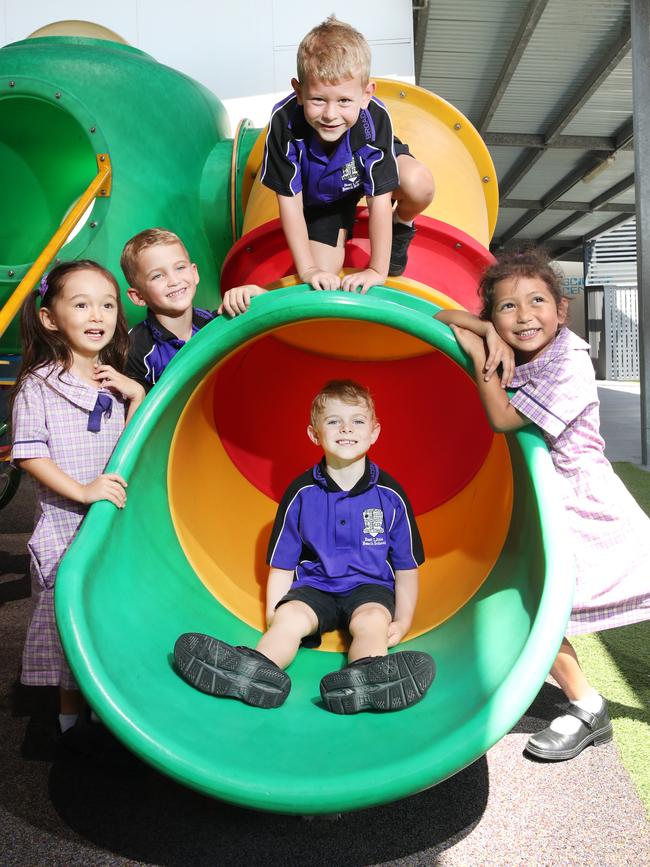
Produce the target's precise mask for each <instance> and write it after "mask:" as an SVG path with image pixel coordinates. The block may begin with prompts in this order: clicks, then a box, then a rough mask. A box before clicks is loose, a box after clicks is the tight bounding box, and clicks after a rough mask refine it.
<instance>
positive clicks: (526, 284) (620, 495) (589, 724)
mask: <svg viewBox="0 0 650 867" xmlns="http://www.w3.org/2000/svg"><path fill="white" fill-rule="evenodd" d="M481 293H482V297H483V311H482V314H481V318H480V319H478V318H476V317H475V316H472V315H471V314H469V313H466V312H464V311H441V312H440V313H439V314H438V315H437V318H438V319H440V320H441V321H443V322H446V323H447V324H449V325H450V326H451V328H452V330H453V331H454V334H455V335H456V338H457V340H458V343H459V344H460V345H461V346H462V347H463V349H464V350H465V351H466V352H467V353H468V355H469V356H470V358H471V360H472V362H473V364H474V374H475V378H476V382H477V385H478V390H479V394H480V396H481V399H482V401H483V404H484V406H485V410H486V412H487V416H488V419H489V421H490V424H491V425H492V427H493V428H494V430H496V431H509V430H517V429H518V428H521V427H524V426H525V425H528V424H530V423H531V422H533V423H535V424H536V425H537V426H538V427H539V428H540V429H541V431H542V434H543V435H544V439H545V440H546V443H547V445H548V447H549V450H550V453H551V458H552V460H553V464H554V466H555V469H556V471H557V474H558V478H559V482H560V489H561V493H562V499H563V501H564V507H565V510H566V518H567V524H568V527H569V530H570V534H571V541H572V543H573V551H574V558H575V568H576V587H575V594H574V599H573V608H572V611H571V617H570V620H569V624H568V628H567V635H576V634H578V633H583V632H599V631H600V630H603V629H610V628H612V627H614V626H621V625H624V624H630V623H636V622H638V621H641V620H647V619H650V519H649V518H648V517H647V516H646V515H645V513H644V512H643V511H642V510H641V509H640V508H639V506H638V505H637V503H636V501H635V500H634V498H633V497H632V496H631V495H630V493H629V492H628V491H627V489H626V488H625V486H624V485H623V483H622V482H621V481H620V479H619V478H618V476H617V475H616V474H615V473H614V471H613V469H612V467H611V465H610V463H609V461H608V460H607V458H606V457H605V455H604V447H605V443H604V441H603V438H602V437H601V435H600V431H599V426H600V418H599V412H598V393H597V389H596V381H595V376H594V370H593V366H592V363H591V359H590V357H589V345H588V344H587V343H585V342H584V340H581V339H580V338H579V337H577V335H575V334H573V332H571V331H569V329H568V328H567V327H566V321H567V314H568V309H567V308H568V301H567V299H566V298H565V297H563V295H562V276H561V274H559V273H558V272H556V271H555V270H554V268H553V266H552V263H551V262H550V260H549V259H548V257H547V256H546V254H545V253H544V252H543V251H541V250H536V249H529V250H526V251H523V252H512V251H510V252H507V253H504V254H502V256H501V257H500V259H499V260H498V261H497V262H496V263H495V264H494V265H492V266H491V267H490V268H488V270H487V271H486V273H485V274H484V276H483V279H482V281H481ZM500 363H501V364H502V374H501V377H500V378H499V377H498V376H495V375H493V374H494V373H495V371H496V369H497V367H498V365H499V364H500ZM506 386H508V387H510V388H513V389H515V391H514V394H512V396H509V395H508V392H506V391H505V387H506ZM551 674H552V676H553V678H554V679H555V680H556V681H557V683H558V684H559V685H560V687H561V688H562V690H563V691H564V693H565V695H566V696H567V698H568V699H569V706H568V708H567V710H566V713H565V714H564V715H563V716H561V717H558V718H557V719H555V720H553V722H552V723H551V724H550V726H548V728H546V729H544V730H543V731H541V732H538V733H537V734H534V735H533V736H532V737H531V738H530V740H529V741H528V744H527V746H526V749H527V751H528V752H529V753H531V754H532V755H534V756H536V757H538V758H543V759H548V760H555V761H559V760H564V759H571V758H574V757H575V756H577V755H578V754H579V753H580V752H582V750H583V749H584V748H585V747H586V746H588V745H589V744H592V743H594V744H600V743H604V742H606V741H608V740H611V737H612V727H611V723H610V720H609V716H608V713H607V704H606V702H605V700H604V699H603V698H602V696H600V695H599V694H598V693H597V692H596V691H595V690H594V689H593V688H592V687H591V685H590V684H589V682H588V681H587V679H586V677H585V675H584V674H583V672H582V669H581V668H580V664H579V662H578V658H577V656H576V653H575V650H574V649H573V647H572V646H571V644H570V642H569V641H568V639H567V638H565V639H564V641H563V642H562V646H561V647H560V651H559V653H558V656H557V658H556V660H555V663H554V664H553V668H552V669H551Z"/></svg>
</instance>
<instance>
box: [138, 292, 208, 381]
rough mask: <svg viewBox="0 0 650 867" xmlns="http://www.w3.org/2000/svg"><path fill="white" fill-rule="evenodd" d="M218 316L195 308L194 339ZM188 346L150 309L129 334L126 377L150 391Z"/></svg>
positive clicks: (193, 317)
mask: <svg viewBox="0 0 650 867" xmlns="http://www.w3.org/2000/svg"><path fill="white" fill-rule="evenodd" d="M216 315H217V314H215V313H210V311H209V310H202V309H201V308H200V307H195V308H194V309H193V310H192V337H194V335H195V334H196V332H197V331H199V329H201V328H203V326H204V325H207V324H208V322H212V320H213V319H214V318H215V317H216ZM185 343H186V341H185V340H181V339H180V337H177V336H176V335H175V334H172V332H171V331H169V330H168V329H167V328H165V327H164V326H163V325H161V324H160V322H159V321H158V319H157V317H156V314H155V313H153V312H152V311H151V310H149V309H147V318H146V319H144V320H143V321H142V322H139V323H138V324H137V325H134V326H133V328H132V329H131V330H130V331H129V354H128V356H127V359H126V369H125V373H126V375H127V376H130V377H131V379H135V380H136V382H139V383H140V384H141V385H142V386H143V387H144V389H145V391H147V392H148V391H149V390H150V389H151V387H152V386H154V385H155V384H156V383H157V382H158V380H159V379H160V377H161V376H162V373H163V371H164V370H165V368H166V367H167V365H168V364H169V362H170V361H171V360H172V358H173V357H174V356H175V355H176V353H177V352H178V351H179V350H180V349H182V348H183V347H184V346H185Z"/></svg>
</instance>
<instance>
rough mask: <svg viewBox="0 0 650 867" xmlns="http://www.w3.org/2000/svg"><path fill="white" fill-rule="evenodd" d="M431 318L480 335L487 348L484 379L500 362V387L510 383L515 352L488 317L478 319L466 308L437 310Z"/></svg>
mask: <svg viewBox="0 0 650 867" xmlns="http://www.w3.org/2000/svg"><path fill="white" fill-rule="evenodd" d="M433 318H434V319H437V320H438V321H439V322H444V323H445V325H449V326H450V327H451V326H453V325H459V326H460V327H461V328H465V329H467V330H469V331H472V332H473V333H474V334H477V335H478V336H479V337H482V338H483V339H484V340H485V342H486V343H487V348H488V352H487V359H486V362H485V369H484V370H483V371H482V375H483V377H484V378H485V380H486V381H487V380H489V379H490V378H491V377H492V374H493V373H495V371H496V369H497V367H498V366H499V365H500V364H501V365H502V366H503V374H502V376H501V387H502V388H506V387H507V386H508V385H510V383H511V382H512V377H513V376H514V375H515V354H514V352H513V351H512V348H511V347H510V346H508V344H507V343H506V342H505V341H504V340H502V339H501V338H500V337H499V335H498V334H497V332H496V329H495V327H494V325H492V323H491V322H490V321H489V320H488V319H479V318H478V316H474V314H473V313H469V312H468V311H467V310H439V311H438V312H437V313H436V314H435V316H434V317H433Z"/></svg>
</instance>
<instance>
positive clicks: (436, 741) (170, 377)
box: [56, 287, 571, 813]
mask: <svg viewBox="0 0 650 867" xmlns="http://www.w3.org/2000/svg"><path fill="white" fill-rule="evenodd" d="M436 309H437V308H436V307H435V306H434V305H432V304H431V303H429V302H427V301H424V300H421V299H419V298H416V297H412V296H406V295H405V294H404V293H400V292H396V291H394V290H390V289H385V288H376V289H373V290H371V292H370V293H369V294H368V295H366V296H357V295H348V294H345V295H343V294H342V293H321V292H318V293H317V292H312V291H308V290H307V289H305V288H304V287H294V288H291V289H283V290H277V291H275V292H273V293H269V294H268V295H265V296H262V297H260V298H256V299H255V300H254V302H253V305H252V307H251V309H250V310H249V311H248V312H247V313H246V314H245V315H243V316H240V317H238V318H236V319H234V320H231V321H229V320H227V319H226V318H225V317H221V318H219V319H217V320H216V321H215V322H213V323H211V324H210V325H209V326H207V327H206V328H205V329H203V330H202V331H201V332H200V333H199V334H197V335H196V337H194V338H193V339H192V341H191V342H190V343H189V344H188V345H187V346H186V347H185V348H184V349H183V350H182V351H181V352H180V353H179V354H178V355H177V356H176V358H175V359H174V360H173V362H172V363H171V365H170V367H169V368H168V370H167V371H166V373H165V375H164V377H163V378H162V380H161V382H160V383H159V384H158V385H157V386H156V388H155V389H154V390H153V392H152V393H151V395H150V396H149V397H148V398H147V400H146V402H145V404H144V405H143V407H142V408H141V409H140V410H139V412H138V414H137V415H136V418H135V419H134V421H133V422H132V423H131V425H130V426H129V428H128V429H127V431H126V434H125V436H124V438H123V440H122V441H121V442H120V444H119V446H118V449H117V451H116V453H115V455H114V457H113V459H112V461H111V464H110V466H109V470H110V471H115V472H119V473H121V474H122V475H124V476H125V478H126V479H127V481H128V483H129V487H128V503H127V507H126V508H125V509H124V510H123V511H121V512H120V511H118V510H116V509H115V508H114V507H113V506H112V505H110V504H109V503H106V502H102V503H97V504H95V505H94V506H93V507H92V509H91V511H90V514H89V515H88V517H87V518H86V520H85V521H84V523H83V525H82V528H81V531H80V533H79V535H78V537H77V539H76V540H75V542H74V543H73V545H72V547H71V549H70V552H69V553H68V555H67V556H66V558H65V559H64V561H63V563H62V566H61V568H60V571H59V573H58V577H57V585H56V610H57V618H58V622H59V625H60V630H61V634H62V639H63V644H64V647H65V651H66V654H67V656H68V658H69V660H70V663H71V666H72V668H73V671H74V672H75V675H76V676H77V678H78V680H79V682H80V683H81V684H82V685H83V690H84V692H85V693H86V695H87V697H88V699H89V701H90V703H91V704H92V706H93V707H94V709H95V710H96V711H97V713H98V714H99V716H100V717H101V718H102V720H103V721H104V722H105V723H106V725H107V726H108V727H109V728H110V729H111V730H112V731H113V732H114V733H115V734H116V735H117V736H118V737H119V738H120V739H121V740H122V741H123V742H124V743H125V744H126V745H127V746H128V747H129V748H130V749H131V750H133V751H134V752H135V753H136V754H138V755H139V756H141V757H142V758H143V759H145V760H146V761H147V762H149V763H151V764H152V765H153V766H154V767H156V768H158V769H159V770H161V771H163V772H164V773H166V774H168V775H170V776H172V777H173V778H175V779H177V780H179V781H180V782H182V783H184V784H186V785H188V786H191V787H194V788H196V789H198V790H200V791H202V792H204V793H206V794H208V795H211V796H214V797H218V798H222V799H224V800H227V801H230V802H233V803H236V804H240V805H243V806H247V807H253V808H258V809H264V810H273V811H278V812H287V813H329V812H336V811H344V810H353V809H357V808H361V807H367V806H371V805H376V804H380V803H384V802H387V801H391V800H393V799H397V798H400V797H404V796H406V795H409V794H412V793H414V792H417V791H420V790H422V789H425V788H427V787H429V786H431V785H434V784H436V783H438V782H440V781H441V780H443V779H445V778H446V777H448V776H450V775H452V774H454V773H456V772H457V771H459V770H460V769H461V768H463V767H465V766H466V765H467V764H469V763H471V762H472V761H474V760H475V759H477V758H478V757H479V756H481V755H482V754H483V753H484V752H485V751H486V750H487V749H488V748H489V747H490V746H492V745H493V744H494V743H495V742H496V741H497V740H498V739H499V738H501V737H502V736H503V735H504V734H505V733H506V732H507V731H508V730H509V729H510V728H511V727H512V726H513V725H514V723H515V722H516V721H517V720H518V719H519V717H520V716H521V715H522V714H523V712H524V711H525V710H526V708H527V707H528V705H529V704H530V702H531V701H532V699H533V698H534V696H535V695H536V693H537V691H538V690H539V687H540V685H541V684H542V682H543V680H544V678H545V676H546V674H547V672H548V670H549V669H550V666H551V664H552V661H553V659H554V656H555V654H556V651H557V648H558V646H559V644H560V641H561V639H562V635H563V632H564V627H565V624H566V620H567V618H568V613H569V609H570V603H571V599H570V596H571V582H570V581H569V580H568V575H569V574H570V566H569V563H568V560H567V556H566V551H565V550H564V549H563V548H562V546H561V544H560V543H561V539H562V529H561V526H560V523H561V515H560V514H559V513H558V512H557V511H556V507H555V498H554V496H553V485H554V483H555V482H554V470H553V467H552V465H551V462H550V458H549V456H548V453H547V451H546V449H545V446H544V444H543V441H542V439H541V437H540V436H539V435H538V434H537V433H535V432H534V431H523V432H520V433H518V434H517V435H516V436H513V437H509V438H508V439H507V440H506V439H505V438H504V437H502V436H496V437H495V436H493V435H492V434H491V432H490V431H489V430H488V429H487V426H486V425H485V422H484V420H483V419H482V416H481V414H480V412H479V410H480V407H479V404H478V398H477V397H476V393H475V391H476V390H475V387H474V385H473V383H472V382H471V379H470V377H469V376H468V375H467V373H466V362H465V360H464V357H463V355H462V353H461V352H460V350H459V349H458V347H457V344H456V342H455V340H454V338H453V336H452V335H451V332H450V331H449V330H448V329H447V328H446V327H445V326H443V325H441V324H440V323H439V322H437V321H435V320H433V319H432V313H433V312H435V310H436ZM304 328H306V329H317V330H319V331H321V332H322V335H325V337H327V335H330V336H331V337H332V339H331V341H330V342H329V346H330V350H329V351H327V350H326V349H321V350H320V351H319V352H318V353H315V352H309V351H307V350H305V349H304V348H301V347H303V346H304V345H305V341H304V340H300V339H298V340H296V339H294V337H295V333H296V329H297V330H298V331H300V329H304ZM359 335H361V336H364V335H365V336H366V337H367V338H368V340H367V341H366V343H364V344H363V346H364V347H366V348H365V349H363V350H362V351H360V350H359V346H360V345H361V344H362V341H361V340H360V337H359ZM378 335H381V341H380V340H379V337H378ZM319 345H320V346H321V347H322V346H323V345H325V346H327V345H328V341H327V340H321V341H319ZM381 347H388V349H387V350H386V351H378V350H379V349H380V348H381ZM279 361H281V362H282V363H281V364H280V363H278V362H279ZM271 362H273V363H271ZM343 370H345V371H346V372H347V373H348V375H350V376H352V377H356V378H359V379H361V380H362V381H364V382H367V383H368V384H370V386H371V388H372V390H373V392H374V393H375V396H376V399H377V406H378V413H379V417H380V420H381V421H382V434H381V436H380V439H379V441H378V443H377V453H375V450H374V449H373V457H375V459H376V460H377V461H378V462H379V463H380V464H381V465H382V466H384V467H385V468H386V469H387V470H388V471H389V472H391V473H392V474H394V475H395V476H396V477H397V478H399V479H400V481H401V482H402V484H403V485H404V487H405V488H406V490H407V491H408V492H409V495H410V496H411V498H412V500H413V502H414V509H415V512H416V516H417V519H418V523H419V526H420V529H421V532H422V535H423V540H424V546H425V553H426V558H427V562H426V564H425V566H424V567H423V569H422V581H421V583H422V591H421V599H420V603H419V606H418V614H417V618H416V622H415V623H414V628H413V632H412V636H411V637H410V638H409V639H408V640H407V641H406V642H405V643H404V644H402V645H401V647H402V648H404V647H410V648H413V649H423V650H427V651H428V652H430V653H431V654H432V655H433V656H434V658H435V660H436V663H437V666H438V674H437V678H436V680H435V682H434V685H433V687H432V688H431V690H430V691H429V693H428V694H427V696H426V697H425V698H424V700H423V701H422V702H420V703H419V704H417V705H415V706H413V707H412V708H409V709H407V710H405V711H402V712H398V713H392V714H361V715H357V716H352V717H345V716H338V715H334V714H330V713H328V712H327V711H326V710H324V709H323V708H322V706H321V705H320V701H319V691H318V684H319V681H320V678H321V677H322V676H323V675H324V674H326V673H327V672H329V671H332V670H334V669H336V668H338V667H340V666H341V665H343V664H344V657H343V656H342V654H341V653H340V650H339V649H337V648H340V646H341V645H340V644H338V643H337V642H339V641H340V639H339V638H338V637H336V636H335V637H334V639H333V642H332V643H330V644H328V645H326V646H325V647H324V649H322V650H301V651H300V652H299V654H298V657H297V659H296V660H295V662H294V663H293V664H292V666H291V667H290V669H289V674H290V676H291V679H292V690H291V694H290V695H289V698H288V700H287V701H286V703H285V704H284V705H283V706H282V707H281V708H279V709H277V710H272V711H265V710H260V709H256V708H250V707H248V706H247V705H244V704H241V703H239V702H237V701H233V700H219V699H215V698H212V697H210V696H207V695H204V694H202V693H199V692H197V691H195V690H193V689H192V688H191V687H190V686H188V685H187V684H186V683H185V682H184V681H183V680H181V678H180V677H179V676H178V675H177V674H176V673H175V671H174V668H173V661H172V656H171V652H172V648H173V645H174V641H175V639H176V638H177V636H178V635H179V634H180V633H182V632H185V631H200V632H208V633H211V634H215V635H218V636H219V637H221V638H223V639H225V640H226V641H229V642H232V643H235V644H250V643H254V642H255V641H256V638H257V636H258V634H259V629H260V628H261V624H262V610H263V605H262V599H263V591H264V581H265V573H266V569H265V566H264V553H265V547H266V541H267V540H268V535H269V533H270V523H271V521H272V517H273V513H274V510H275V507H276V503H277V499H278V498H279V494H278V491H280V492H281V490H282V488H283V486H284V485H285V484H286V482H287V481H288V479H289V478H290V477H291V475H292V474H293V475H297V473H298V472H300V471H301V470H302V469H304V468H305V466H306V465H308V463H309V462H310V461H315V460H317V459H318V454H317V453H316V452H315V453H309V452H305V453H304V454H303V452H302V451H301V449H302V448H303V440H305V441H306V436H305V433H304V432H305V427H306V424H307V421H308V418H307V417H308V409H309V405H308V403H306V402H305V398H306V396H307V395H308V394H313V392H314V391H315V390H316V389H317V388H318V387H319V386H320V385H321V384H322V383H323V382H324V381H325V379H327V378H329V376H330V375H335V376H337V375H340V373H341V372H342V371H343ZM296 395H297V397H296ZM409 408H410V409H409ZM382 440H384V443H385V445H384V446H383V448H384V451H381V452H380V451H379V446H380V444H381V442H382ZM281 445H282V447H280V446H281ZM305 448H308V445H307V446H305ZM274 455H275V456H277V457H276V459H273V456H274ZM294 464H295V465H294ZM422 479H424V482H422V481H421V480H422ZM468 576H469V577H468Z"/></svg>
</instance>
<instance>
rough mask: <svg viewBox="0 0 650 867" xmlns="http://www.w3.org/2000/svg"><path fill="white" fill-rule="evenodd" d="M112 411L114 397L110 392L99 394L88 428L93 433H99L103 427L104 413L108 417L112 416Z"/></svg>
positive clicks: (91, 412)
mask: <svg viewBox="0 0 650 867" xmlns="http://www.w3.org/2000/svg"><path fill="white" fill-rule="evenodd" d="M112 411H113V399H112V397H111V396H110V395H108V394H98V395H97V400H96V401H95V406H94V407H93V408H92V410H91V411H90V418H89V419H88V428H87V430H89V431H91V433H98V432H99V431H100V430H101V427H102V415H106V418H110V417H111V412H112Z"/></svg>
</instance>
